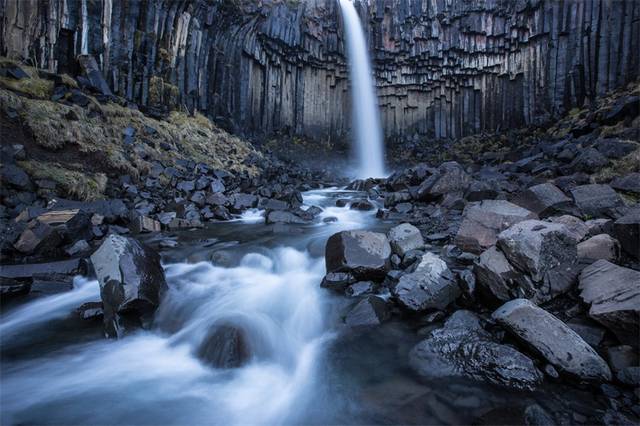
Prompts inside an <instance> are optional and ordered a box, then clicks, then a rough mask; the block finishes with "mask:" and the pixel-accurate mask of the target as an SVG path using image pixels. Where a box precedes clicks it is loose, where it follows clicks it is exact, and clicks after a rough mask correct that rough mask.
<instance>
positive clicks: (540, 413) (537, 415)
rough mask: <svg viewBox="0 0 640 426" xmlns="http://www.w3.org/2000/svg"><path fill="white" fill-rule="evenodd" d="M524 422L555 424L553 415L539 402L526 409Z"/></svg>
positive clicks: (540, 425)
mask: <svg viewBox="0 0 640 426" xmlns="http://www.w3.org/2000/svg"><path fill="white" fill-rule="evenodd" d="M524 424H525V425H527V426H555V425H557V424H558V422H556V420H555V419H554V418H553V416H552V415H551V414H550V413H549V412H547V411H546V410H545V409H544V408H542V407H541V406H539V405H538V404H531V405H529V406H527V408H525V410H524Z"/></svg>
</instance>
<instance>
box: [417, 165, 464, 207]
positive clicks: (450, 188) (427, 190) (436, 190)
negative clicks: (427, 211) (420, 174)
mask: <svg viewBox="0 0 640 426" xmlns="http://www.w3.org/2000/svg"><path fill="white" fill-rule="evenodd" d="M471 181H472V179H471V176H469V175H468V174H467V172H465V171H464V169H463V168H462V166H461V165H460V164H458V163H456V162H455V161H450V162H447V163H442V164H441V165H440V167H438V171H437V172H436V173H435V174H433V175H431V176H430V177H428V178H427V179H425V180H424V181H423V182H422V183H421V184H420V186H419V187H418V188H417V190H416V192H415V197H414V198H416V199H418V200H426V201H429V200H434V199H438V198H440V197H442V196H443V195H445V194H448V193H451V192H465V191H466V190H467V188H468V187H469V185H470V184H471Z"/></svg>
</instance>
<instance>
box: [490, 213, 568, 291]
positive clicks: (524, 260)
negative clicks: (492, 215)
mask: <svg viewBox="0 0 640 426" xmlns="http://www.w3.org/2000/svg"><path fill="white" fill-rule="evenodd" d="M576 244H577V241H576V240H575V238H574V237H573V235H572V234H571V233H570V232H569V230H568V229H567V228H566V227H565V226H564V225H561V224H558V223H550V222H542V221H540V220H526V221H524V222H520V223H517V224H515V225H513V226H512V227H511V228H509V229H507V230H505V231H502V232H501V233H500V235H499V236H498V247H499V248H500V249H501V250H502V252H503V253H504V254H505V256H506V257H507V259H509V262H511V264H513V265H514V266H516V267H517V268H518V269H520V270H521V271H524V272H527V273H528V274H529V275H530V276H531V278H532V279H533V280H534V281H542V280H543V279H544V278H545V275H547V274H548V273H555V272H556V268H558V267H561V266H563V265H571V264H573V263H575V262H576V259H577V257H578V254H577V249H576Z"/></svg>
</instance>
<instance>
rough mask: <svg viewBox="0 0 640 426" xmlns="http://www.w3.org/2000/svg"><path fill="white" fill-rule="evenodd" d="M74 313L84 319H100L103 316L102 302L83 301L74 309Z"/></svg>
mask: <svg viewBox="0 0 640 426" xmlns="http://www.w3.org/2000/svg"><path fill="white" fill-rule="evenodd" d="M76 313H77V314H78V316H80V318H82V319H83V320H85V321H92V320H102V319H103V317H104V312H103V310H102V302H87V303H83V304H82V305H80V306H79V307H78V308H77V309H76Z"/></svg>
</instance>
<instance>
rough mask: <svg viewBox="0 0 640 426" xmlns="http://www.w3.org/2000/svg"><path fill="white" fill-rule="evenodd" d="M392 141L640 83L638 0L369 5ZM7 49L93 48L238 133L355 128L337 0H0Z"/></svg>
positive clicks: (59, 66) (110, 76) (514, 118)
mask: <svg viewBox="0 0 640 426" xmlns="http://www.w3.org/2000/svg"><path fill="white" fill-rule="evenodd" d="M358 10H359V12H360V15H361V17H362V18H363V21H364V23H365V27H366V28H365V30H366V31H367V33H368V34H369V41H370V45H371V48H372V50H373V52H374V54H373V59H374V68H375V73H376V80H377V85H378V95H379V101H380V105H381V109H382V117H383V126H384V131H385V134H386V135H387V137H389V138H397V139H404V138H407V137H412V136H413V135H415V134H419V135H422V136H426V137H431V138H432V137H437V138H456V137H461V136H464V135H468V134H473V133H477V132H480V131H485V130H491V131H494V130H497V129H504V128H510V127H518V126H521V125H526V124H535V123H539V122H543V121H544V120H546V119H548V118H551V117H555V116H558V115H560V114H562V113H563V112H566V111H568V110H569V109H571V108H572V107H574V106H583V105H585V104H587V103H589V101H590V100H591V99H593V98H595V97H596V96H599V95H602V94H604V93H606V92H607V91H609V90H612V89H615V88H618V87H621V86H624V85H625V84H627V83H629V82H630V81H633V80H635V79H636V78H638V76H639V74H640V71H639V68H640V63H639V61H640V59H639V55H638V54H637V52H639V51H640V3H637V2H636V1H634V0H619V1H599V0H557V1H556V0H549V1H542V0H541V1H538V0H518V1H516V0H513V1H507V0H502V1H501V0H486V1H485V0H465V1H462V0H455V1H449V0H370V1H369V2H360V3H359V4H358ZM0 14H1V15H2V31H1V39H0V51H1V53H2V54H3V55H8V56H11V57H18V58H22V59H27V60H29V61H31V62H35V63H36V64H37V65H38V66H40V67H45V68H48V69H50V70H52V71H56V72H69V73H73V72H74V71H75V67H76V59H75V58H76V56H77V55H79V54H82V53H88V54H92V55H94V56H95V57H96V58H97V60H98V62H99V65H100V67H101V69H102V71H103V74H104V76H105V78H106V80H107V82H108V83H109V85H111V87H112V89H113V90H114V92H116V93H118V94H120V95H122V96H125V97H127V98H129V99H130V100H132V101H134V102H136V103H138V104H139V105H141V106H143V107H147V108H150V109H163V108H176V107H179V106H186V107H187V108H189V109H191V110H193V109H197V110H200V111H202V112H204V113H205V114H207V115H208V116H210V117H211V118H213V119H216V120H217V121H218V122H220V123H225V124H226V125H227V126H228V127H233V128H234V130H235V131H237V132H241V133H246V134H250V133H251V134H256V133H258V134H261V133H262V134H270V133H274V132H279V133H284V134H290V135H300V136H304V137H309V138H313V139H329V140H340V139H342V138H343V137H344V136H345V135H346V134H347V133H348V131H349V127H350V120H349V108H350V106H349V105H350V101H349V92H348V89H349V88H348V81H347V73H346V68H345V60H344V49H343V42H342V34H343V30H342V22H341V17H340V11H339V7H338V5H337V2H336V1H335V0H300V1H295V0H255V1H248V0H180V1H178V0H140V1H124V0H20V1H16V0H0Z"/></svg>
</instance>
